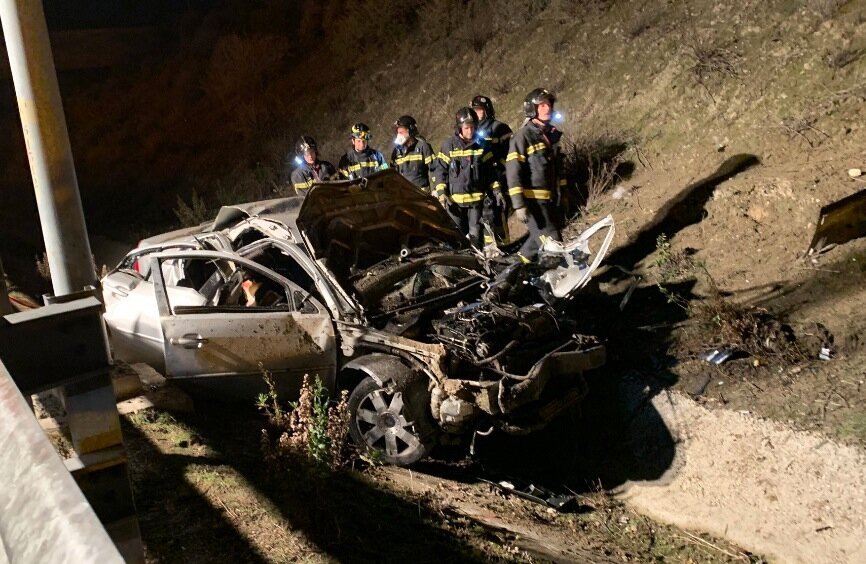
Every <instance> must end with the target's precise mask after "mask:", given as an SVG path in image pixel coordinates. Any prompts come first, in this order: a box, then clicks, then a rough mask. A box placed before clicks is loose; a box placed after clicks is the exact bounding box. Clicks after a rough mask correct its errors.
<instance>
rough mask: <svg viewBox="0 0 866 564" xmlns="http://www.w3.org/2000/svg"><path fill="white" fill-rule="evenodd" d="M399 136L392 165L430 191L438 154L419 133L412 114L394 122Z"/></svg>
mask: <svg viewBox="0 0 866 564" xmlns="http://www.w3.org/2000/svg"><path fill="white" fill-rule="evenodd" d="M394 130H395V132H396V134H397V136H396V137H395V138H394V150H393V151H392V152H391V167H392V168H395V169H397V171H398V172H399V173H400V174H402V175H403V176H405V177H406V178H407V179H408V180H410V181H411V182H412V183H413V184H415V186H417V187H419V188H421V189H422V190H424V191H425V192H430V172H431V170H432V168H433V167H434V166H435V164H434V162H433V161H435V160H436V154H435V153H434V152H433V147H431V146H430V143H428V142H427V140H426V139H424V138H423V137H421V136H420V135H418V123H417V122H416V121H415V118H413V117H412V116H400V117H399V118H397V121H395V122H394Z"/></svg>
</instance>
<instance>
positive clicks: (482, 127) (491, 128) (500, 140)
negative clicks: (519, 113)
mask: <svg viewBox="0 0 866 564" xmlns="http://www.w3.org/2000/svg"><path fill="white" fill-rule="evenodd" d="M478 133H479V134H481V136H482V137H483V138H484V142H485V143H487V146H488V147H490V150H491V151H493V159H494V160H495V161H496V163H497V165H498V166H501V167H505V157H507V156H508V143H509V141H511V136H512V135H514V132H513V131H511V128H510V127H508V126H507V125H506V124H504V123H502V122H501V121H497V120H495V119H493V118H491V117H487V118H484V119H483V120H481V121H480V122H479V123H478Z"/></svg>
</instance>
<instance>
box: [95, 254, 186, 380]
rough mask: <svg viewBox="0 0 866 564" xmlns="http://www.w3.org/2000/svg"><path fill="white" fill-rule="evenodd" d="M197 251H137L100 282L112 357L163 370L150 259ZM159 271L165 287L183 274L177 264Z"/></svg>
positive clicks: (175, 262)
mask: <svg viewBox="0 0 866 564" xmlns="http://www.w3.org/2000/svg"><path fill="white" fill-rule="evenodd" d="M198 248H199V244H198V243H195V242H181V243H178V242H173V243H166V244H163V245H154V246H149V247H143V248H140V249H136V250H134V251H132V252H130V253H129V254H127V255H126V257H125V258H124V259H123V260H122V261H121V262H120V264H119V265H118V266H117V267H116V268H115V269H114V270H112V271H111V272H110V273H109V274H107V275H106V276H105V277H104V278H103V279H102V299H103V302H104V303H105V314H104V315H103V318H104V319H105V324H106V326H107V327H108V333H109V338H110V340H111V348H112V353H113V356H114V358H116V359H119V360H123V361H126V362H131V363H134V362H144V363H147V364H149V365H151V366H153V367H154V368H156V369H157V370H163V369H164V362H165V351H164V348H163V338H162V329H161V328H160V324H159V311H158V309H157V306H156V298H155V296H154V286H153V280H152V278H151V276H150V260H149V257H150V255H153V254H155V253H159V252H165V251H166V250H169V249H171V250H177V251H180V250H190V249H198ZM162 269H163V270H164V277H163V280H165V281H166V283H167V284H174V283H176V281H177V280H178V279H179V278H180V277H182V275H183V274H182V271H181V264H180V261H169V262H165V263H163V265H162Z"/></svg>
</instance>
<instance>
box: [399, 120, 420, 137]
mask: <svg viewBox="0 0 866 564" xmlns="http://www.w3.org/2000/svg"><path fill="white" fill-rule="evenodd" d="M398 127H405V128H406V130H407V131H408V132H409V137H415V136H416V135H418V122H416V121H415V118H413V117H412V116H400V117H398V118H397V121H395V122H394V129H397V128H398Z"/></svg>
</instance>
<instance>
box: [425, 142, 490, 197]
mask: <svg viewBox="0 0 866 564" xmlns="http://www.w3.org/2000/svg"><path fill="white" fill-rule="evenodd" d="M493 165H494V161H493V153H492V152H491V151H490V149H488V148H487V147H486V146H484V145H482V144H480V143H478V142H477V141H474V140H473V141H468V142H467V141H464V140H463V139H462V138H461V137H460V136H459V135H457V134H456V133H455V134H454V135H452V136H451V137H449V138H448V140H446V141H445V143H443V144H442V150H441V151H439V156H438V165H437V167H436V170H435V173H434V187H433V195H434V196H437V197H439V196H441V195H443V194H447V195H448V196H449V197H450V198H451V200H452V201H453V202H454V203H455V204H457V205H459V206H462V207H471V206H476V205H481V202H482V201H483V200H484V196H485V194H486V193H487V191H488V190H498V189H499V183H498V182H496V172H495V169H494V166H493Z"/></svg>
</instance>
